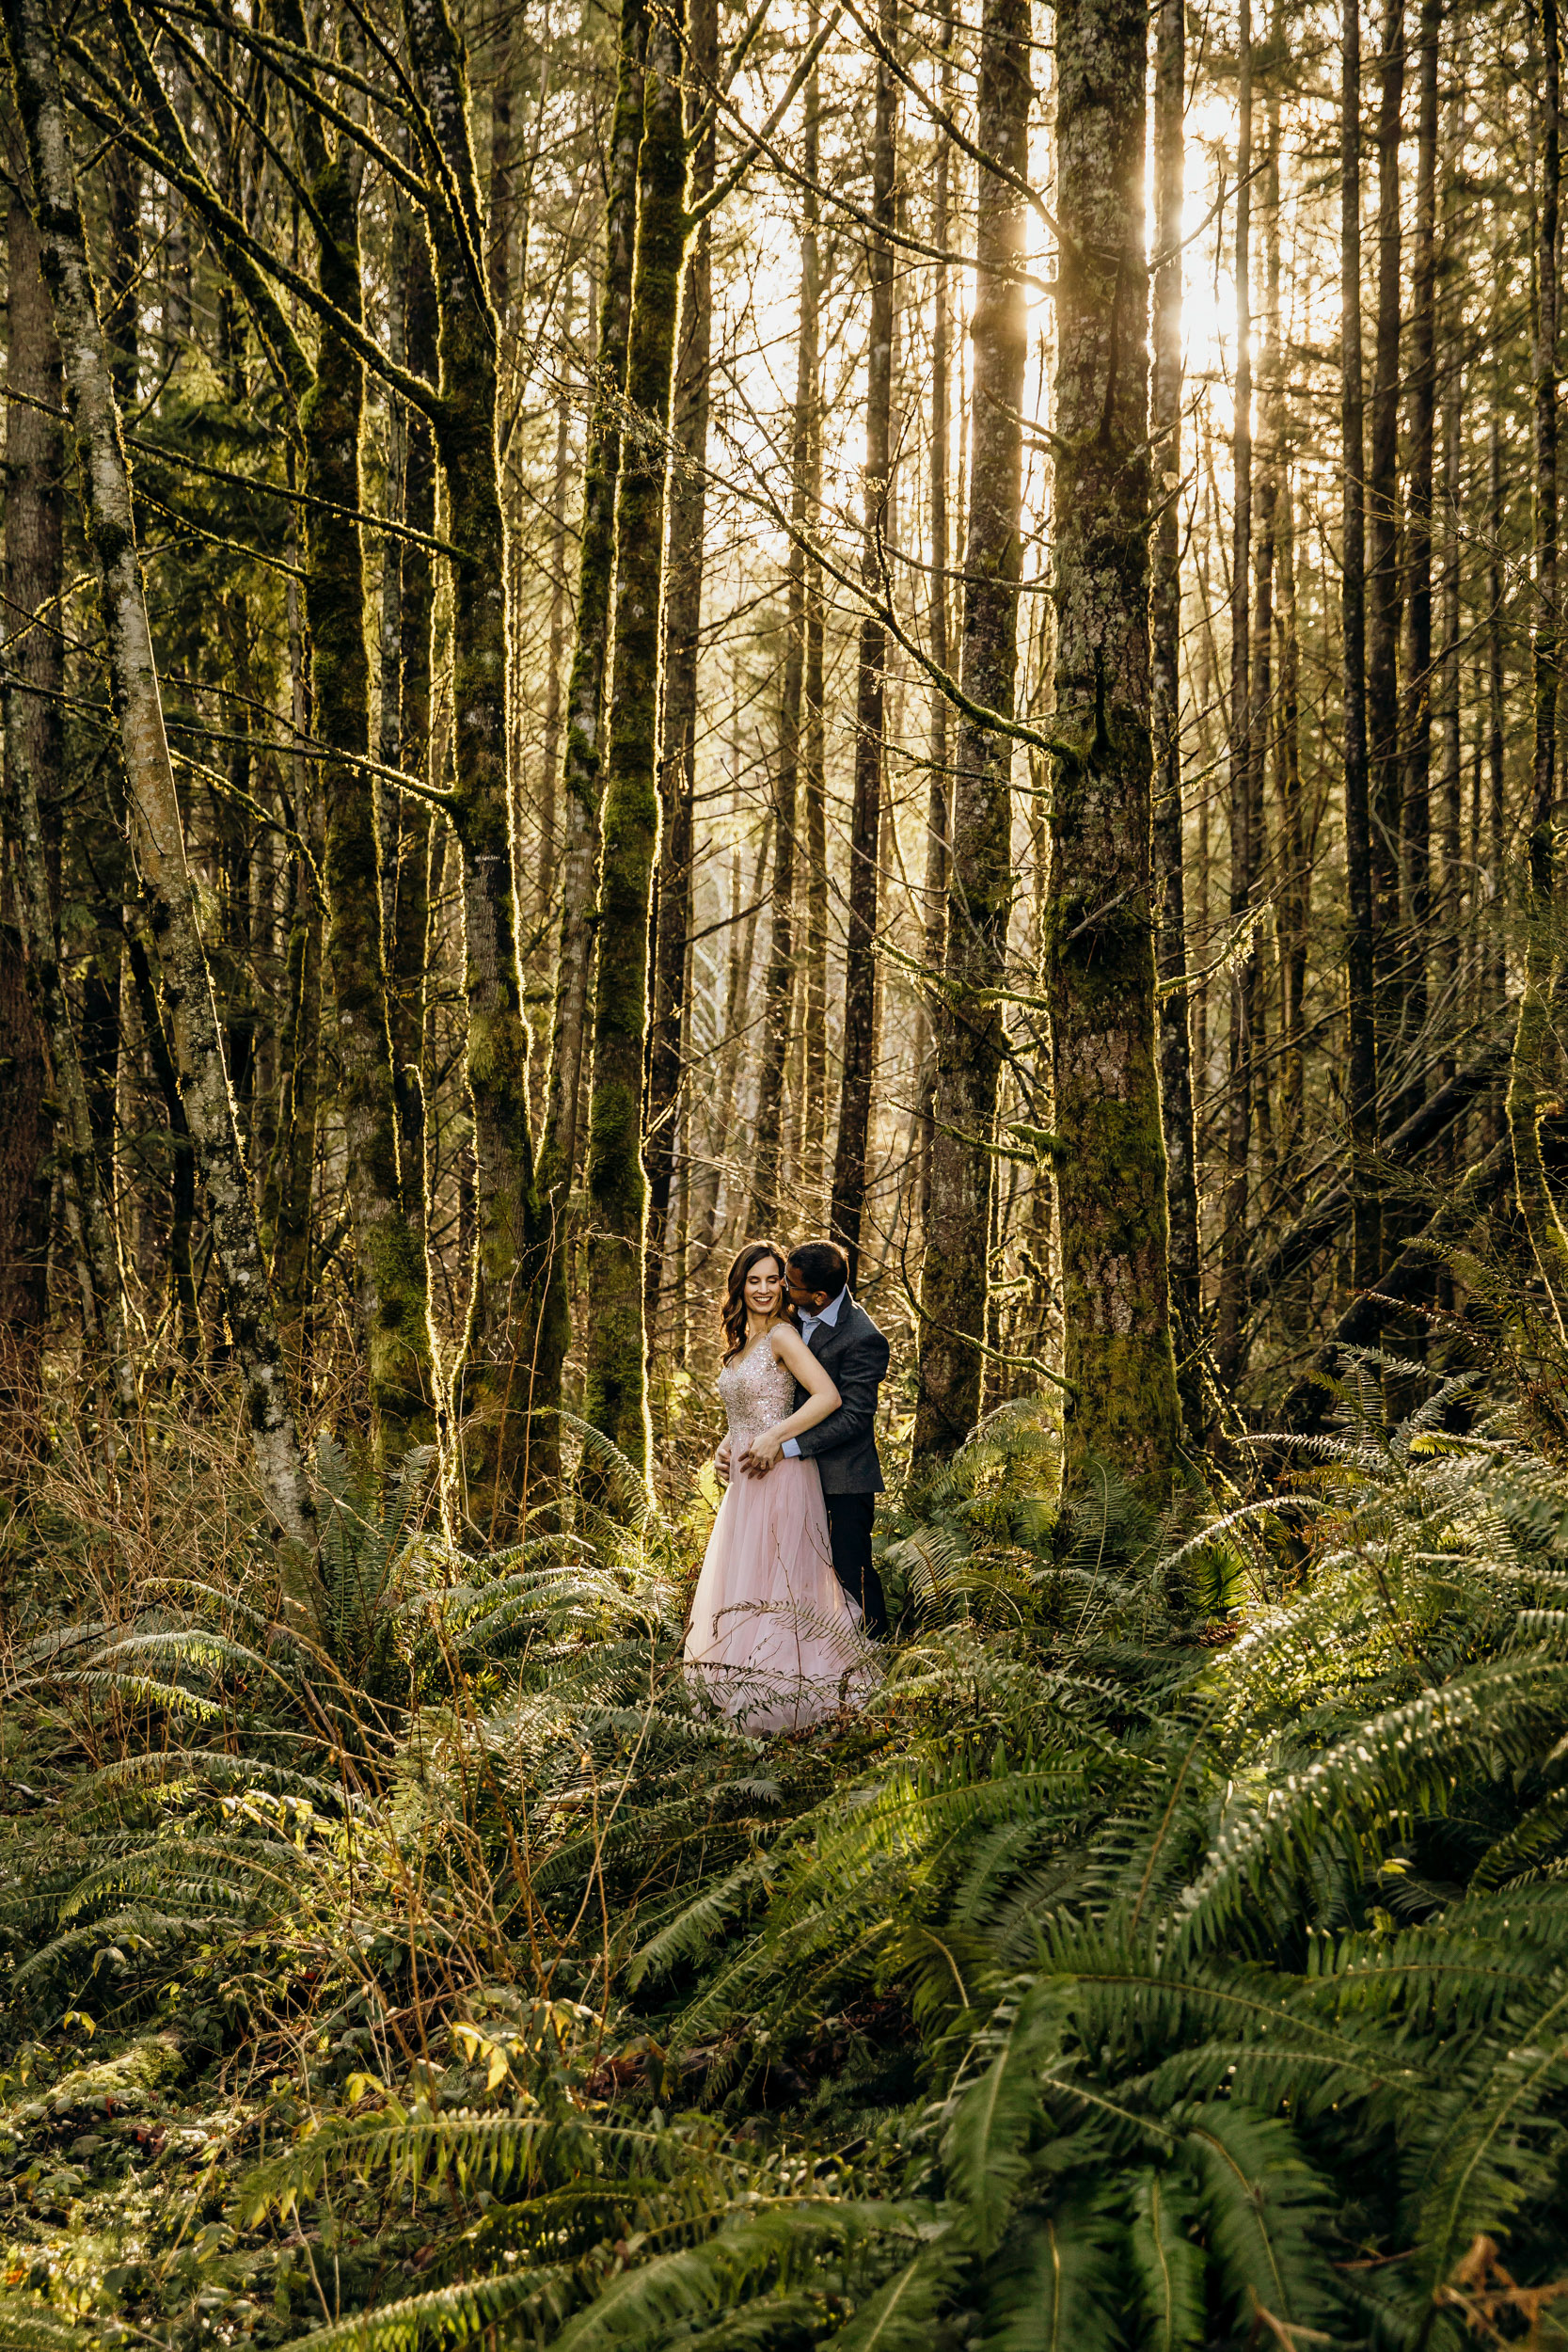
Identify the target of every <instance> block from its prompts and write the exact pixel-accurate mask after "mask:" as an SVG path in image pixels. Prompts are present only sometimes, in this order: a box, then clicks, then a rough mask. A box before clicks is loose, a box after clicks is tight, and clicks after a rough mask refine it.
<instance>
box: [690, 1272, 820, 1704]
mask: <svg viewBox="0 0 1568 2352" xmlns="http://www.w3.org/2000/svg"><path fill="white" fill-rule="evenodd" d="M723 1320H724V1337H725V1340H726V1342H727V1347H726V1351H725V1356H724V1365H723V1369H722V1371H721V1373H720V1375H719V1393H720V1395H721V1398H722V1399H723V1403H724V1410H725V1412H726V1414H727V1415H728V1417H729V1458H730V1461H731V1462H732V1464H734V1465H735V1466H736V1467H735V1469H734V1470H733V1471H732V1474H731V1478H730V1483H729V1486H728V1487H727V1489H726V1491H725V1494H724V1500H723V1502H721V1504H720V1506H719V1516H718V1518H716V1519H715V1520H714V1523H713V1533H712V1534H711V1535H709V1537H708V1541H707V1551H706V1554H705V1557H704V1560H703V1572H702V1574H701V1576H700V1577H699V1578H698V1580H697V1590H696V1592H695V1594H694V1595H693V1597H692V1601H691V1616H690V1620H689V1624H688V1626H687V1632H686V1661H687V1665H688V1668H689V1670H690V1672H691V1674H692V1676H693V1677H694V1679H697V1680H699V1681H701V1682H702V1683H703V1684H704V1685H705V1688H706V1689H707V1690H708V1692H710V1693H711V1694H712V1696H713V1697H714V1698H715V1699H716V1700H717V1701H718V1703H719V1705H720V1706H721V1708H724V1710H725V1712H726V1713H727V1714H731V1715H734V1716H736V1718H737V1719H738V1720H740V1721H741V1722H743V1723H744V1724H745V1726H746V1728H747V1730H748V1731H797V1730H799V1729H800V1727H801V1725H802V1724H809V1723H814V1722H816V1720H817V1719H818V1718H819V1717H820V1716H823V1715H828V1714H832V1711H833V1709H834V1708H836V1707H837V1706H838V1705H839V1703H840V1693H841V1691H842V1689H843V1686H844V1682H845V1677H846V1676H847V1673H848V1672H849V1670H850V1668H851V1666H852V1665H853V1663H854V1662H855V1659H856V1656H857V1653H858V1651H859V1648H860V1637H859V1627H860V1617H861V1613H860V1611H859V1609H858V1608H857V1607H856V1606H855V1604H854V1602H853V1601H852V1600H851V1599H850V1598H849V1597H848V1595H847V1593H846V1592H845V1590H844V1587H843V1585H842V1584H840V1582H839V1581H838V1579H837V1577H836V1576H835V1575H834V1574H833V1564H832V1551H831V1549H830V1548H829V1543H828V1515H827V1512H826V1510H825V1509H824V1508H823V1503H822V1482H821V1479H820V1477H819V1476H818V1474H817V1469H816V1463H815V1462H802V1461H798V1460H796V1459H795V1458H794V1457H793V1456H791V1455H787V1454H785V1455H782V1456H781V1457H780V1459H779V1460H778V1461H776V1462H775V1463H774V1464H773V1466H772V1468H771V1469H770V1470H767V1471H766V1472H765V1473H763V1474H762V1475H761V1476H757V1475H753V1474H751V1473H748V1472H746V1471H743V1470H741V1469H740V1468H739V1464H740V1460H741V1456H742V1455H743V1454H745V1452H746V1449H747V1447H748V1446H749V1445H751V1444H752V1442H753V1440H754V1439H756V1438H760V1437H763V1436H769V1437H772V1438H777V1439H779V1440H781V1441H782V1440H783V1439H784V1438H794V1437H798V1436H799V1435H800V1432H801V1431H802V1430H804V1429H812V1428H815V1427H816V1423H817V1422H819V1421H826V1419H827V1417H828V1415H829V1414H830V1413H833V1412H836V1411H837V1410H838V1405H839V1394H838V1390H837V1389H836V1388H835V1387H834V1385H833V1383H832V1380H831V1379H830V1378H829V1376H828V1375H827V1374H826V1373H825V1372H824V1371H823V1369H822V1367H821V1365H820V1364H819V1363H818V1362H817V1360H816V1357H815V1356H814V1355H813V1354H812V1352H811V1350H810V1349H809V1348H808V1347H807V1345H806V1343H805V1341H804V1340H803V1339H802V1338H801V1337H800V1332H799V1331H798V1330H797V1328H796V1327H795V1325H794V1323H793V1322H792V1321H791V1320H790V1316H789V1312H788V1302H787V1300H786V1297H785V1295H784V1251H783V1250H782V1249H777V1248H774V1247H773V1245H772V1243H771V1242H748V1243H747V1245H746V1247H745V1248H744V1249H742V1250H741V1251H740V1253H739V1255H738V1256H737V1257H736V1261H735V1263H734V1264H733V1265H732V1266H731V1268H730V1279H729V1293H728V1295H727V1297H726V1298H725V1301H724V1310H723ZM797 1386H799V1387H800V1388H802V1389H804V1391H806V1400H805V1403H804V1404H803V1405H800V1406H797V1405H796V1403H795V1392H796V1389H797Z"/></svg>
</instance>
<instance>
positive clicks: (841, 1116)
mask: <svg viewBox="0 0 1568 2352" xmlns="http://www.w3.org/2000/svg"><path fill="white" fill-rule="evenodd" d="M879 31H880V35H881V41H882V48H883V51H884V52H885V53H887V55H890V54H892V52H893V51H894V50H895V47H896V44H897V35H898V25H897V11H896V7H895V0H881V5H880V8H879ZM887 55H883V56H879V58H878V61H877V111H876V124H875V128H874V130H873V133H872V143H871V217H872V221H873V223H874V224H875V233H874V234H873V235H872V237H871V240H870V243H869V245H868V246H867V247H866V268H867V271H868V273H869V276H870V280H871V299H870V303H869V305H868V315H867V325H866V335H867V344H866V358H865V467H864V471H863V477H862V481H863V490H862V496H863V502H864V536H863V543H862V550H861V574H862V578H863V581H864V585H865V592H866V598H867V602H866V606H865V611H864V612H863V616H862V619H861V635H860V660H859V668H858V672H857V676H856V682H855V781H854V790H853V794H852V797H851V801H850V807H849V874H848V888H847V894H846V895H847V900H848V907H847V922H846V927H845V941H844V1074H843V1079H842V1082H841V1085H840V1088H839V1098H838V1138H837V1143H836V1146H835V1149H834V1152H833V1189H832V1203H831V1206H830V1210H829V1228H830V1231H831V1232H832V1237H833V1239H834V1240H835V1241H836V1242H838V1243H839V1244H840V1246H841V1247H842V1248H843V1250H844V1252H845V1255H846V1256H847V1259H848V1261H849V1279H850V1281H851V1283H853V1282H855V1281H858V1279H859V1278H860V1248H861V1227H862V1222H863V1217H864V1215H865V1163H866V1152H867V1150H868V1148H869V1145H870V1139H871V1085H872V1079H873V1077H874V1075H875V1073H876V1064H877V902H878V896H879V892H878V882H879V860H880V855H881V850H880V839H881V819H882V757H883V741H882V738H883V727H884V705H885V700H886V695H885V687H886V670H887V629H886V627H885V625H884V623H883V621H882V617H881V607H882V603H883V600H884V598H885V596H886V594H887V582H886V580H884V578H883V559H882V536H883V532H884V529H885V525H886V517H887V504H888V494H889V490H890V488H891V481H890V474H891V469H892V463H893V457H892V421H893V245H892V231H893V227H894V202H895V171H896V155H895V125H896V122H897V113H898V105H897V86H896V84H895V80H894V76H893V72H892V69H891V67H890V66H889V64H888V62H887Z"/></svg>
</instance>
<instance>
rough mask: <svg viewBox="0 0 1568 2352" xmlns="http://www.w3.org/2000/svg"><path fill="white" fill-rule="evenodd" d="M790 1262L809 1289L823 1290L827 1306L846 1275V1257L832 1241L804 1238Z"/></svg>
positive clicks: (847, 1265)
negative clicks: (806, 1239) (807, 1239)
mask: <svg viewBox="0 0 1568 2352" xmlns="http://www.w3.org/2000/svg"><path fill="white" fill-rule="evenodd" d="M789 1263H790V1264H791V1266H792V1267H793V1268H794V1270H795V1272H796V1273H797V1274H798V1275H799V1276H800V1279H801V1281H802V1282H803V1283H804V1285H805V1287H806V1289H807V1290H809V1291H825V1292H826V1293H827V1296H828V1302H829V1304H830V1306H831V1305H832V1301H833V1300H834V1299H835V1298H836V1297H837V1296H838V1295H839V1292H840V1291H841V1290H842V1289H843V1288H844V1286H845V1284H846V1282H847V1281H848V1279H849V1261H848V1259H847V1257H846V1256H845V1254H844V1252H843V1250H842V1249H841V1248H839V1246H838V1244H837V1242H834V1241H803V1242H802V1243H801V1244H800V1248H799V1249H792V1250H791V1251H790V1253H789Z"/></svg>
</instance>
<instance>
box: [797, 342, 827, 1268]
mask: <svg viewBox="0 0 1568 2352" xmlns="http://www.w3.org/2000/svg"><path fill="white" fill-rule="evenodd" d="M809 480H810V492H809V496H810V501H811V508H812V512H813V513H814V514H815V513H816V510H817V507H818V505H819V503H820V501H821V496H822V393H821V385H820V383H818V386H817V397H816V408H815V411H814V414H813V417H812V437H811V462H810V474H809ZM826 629H827V607H826V604H825V603H824V601H823V596H822V565H821V562H820V560H819V559H818V558H817V557H816V556H808V558H807V559H806V679H805V723H804V727H803V731H802V739H801V758H800V767H801V775H800V784H801V800H802V803H803V804H804V810H805V852H806V961H805V971H804V974H803V976H802V977H803V978H804V981H805V987H804V991H803V994H804V1007H803V1016H804V1017H803V1020H802V1023H801V1026H802V1028H803V1030H804V1033H805V1034H804V1038H803V1045H804V1056H803V1061H802V1071H803V1075H802V1079H801V1086H802V1090H803V1092H804V1095H805V1105H804V1107H805V1122H804V1166H803V1168H802V1169H801V1182H802V1185H803V1188H804V1192H805V1198H806V1201H807V1203H808V1205H809V1209H810V1213H811V1216H812V1217H813V1219H814V1221H815V1220H816V1218H817V1217H818V1216H819V1215H820V1213H821V1208H822V1206H823V1200H824V1187H825V1185H826V1184H827V1166H828V774H827V729H826V724H825V717H824V709H825V706H824V702H823V656H824V640H825V637H826Z"/></svg>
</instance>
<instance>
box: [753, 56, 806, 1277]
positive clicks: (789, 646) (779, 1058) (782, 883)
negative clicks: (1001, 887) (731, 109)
mask: <svg viewBox="0 0 1568 2352" xmlns="http://www.w3.org/2000/svg"><path fill="white" fill-rule="evenodd" d="M815 102H816V88H815V85H814V86H813V88H812V91H811V94H810V96H808V99H807V126H806V135H807V147H808V153H807V155H806V158H805V168H806V171H807V173H808V175H813V176H814V175H815V172H816V154H815V148H816V103H815ZM817 278H818V269H817V251H816V220H815V217H813V216H812V215H808V216H807V218H806V220H805V222H804V224H803V226H802V230H801V235H800V316H799V323H798V326H797V329H796V338H795V405H794V409H793V413H792V415H791V418H790V435H789V476H790V482H789V519H790V524H791V528H792V534H793V535H792V537H791V540H790V548H789V565H788V574H787V580H786V585H785V593H784V680H783V686H782V690H781V692H780V696H779V755H778V765H777V768H776V769H775V771H774V777H773V903H772V908H771V930H770V935H769V940H768V967H767V970H766V972H765V974H764V976H763V993H762V1003H763V1025H762V1065H761V1069H760V1071H759V1073H758V1077H757V1129H756V1156H755V1160H754V1163H753V1172H752V1232H757V1233H770V1232H772V1231H773V1229H774V1227H775V1225H776V1224H777V1222H778V1216H779V1180H780V1166H779V1161H780V1147H781V1141H782V1136H783V1126H784V1069H785V1065H786V1063H787V1061H788V1058H789V1048H790V1016H791V1012H792V1009H793V1007H794V1003H795V966H796V939H795V892H796V854H795V850H796V829H797V826H798V823H799V820H800V724H801V720H802V718H803V717H804V713H805V683H806V539H807V536H808V534H809V530H810V526H811V522H812V511H811V506H810V503H809V501H810V469H811V446H812V433H813V429H814V426H815V422H816V414H815V412H816V378H817V373H818V368H819V364H820V363H819V359H818V351H817V346H818V342H819V341H820V331H819V311H820V308H821V288H820V286H819V285H818V282H817Z"/></svg>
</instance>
